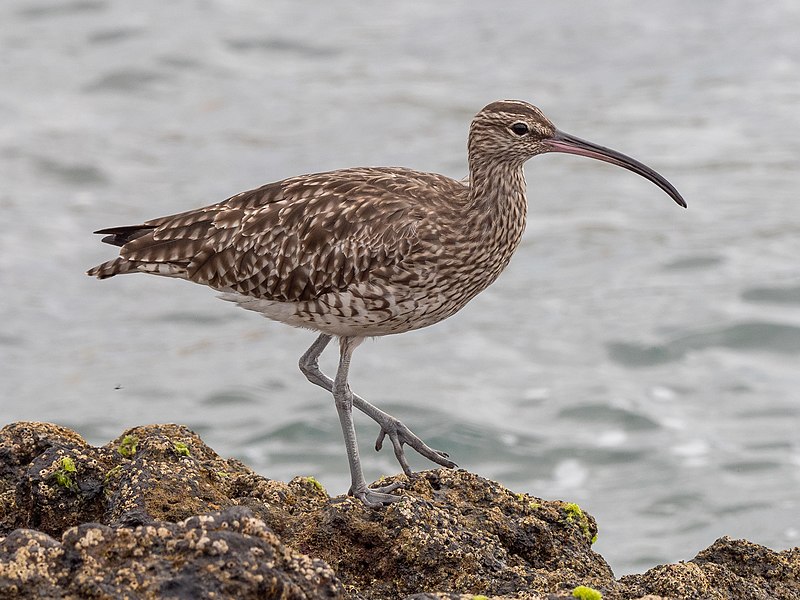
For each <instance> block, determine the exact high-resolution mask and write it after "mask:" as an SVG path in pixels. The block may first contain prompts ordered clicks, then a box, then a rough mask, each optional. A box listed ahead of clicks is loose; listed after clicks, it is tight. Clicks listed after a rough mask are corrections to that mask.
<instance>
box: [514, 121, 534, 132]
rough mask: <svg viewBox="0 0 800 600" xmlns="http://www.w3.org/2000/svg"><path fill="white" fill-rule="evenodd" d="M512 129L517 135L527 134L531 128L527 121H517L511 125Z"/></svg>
mask: <svg viewBox="0 0 800 600" xmlns="http://www.w3.org/2000/svg"><path fill="white" fill-rule="evenodd" d="M511 131H513V132H514V133H516V134H517V135H525V134H526V133H529V132H530V129H528V126H527V125H526V124H525V123H522V122H521V121H517V122H516V123H514V124H513V125H512V126H511Z"/></svg>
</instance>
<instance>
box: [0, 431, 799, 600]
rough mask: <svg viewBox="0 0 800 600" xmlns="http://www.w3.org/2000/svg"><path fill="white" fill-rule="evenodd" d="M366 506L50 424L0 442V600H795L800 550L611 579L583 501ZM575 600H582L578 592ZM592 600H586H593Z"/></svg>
mask: <svg viewBox="0 0 800 600" xmlns="http://www.w3.org/2000/svg"><path fill="white" fill-rule="evenodd" d="M399 477H400V479H402V480H403V481H404V482H405V483H406V488H405V489H404V490H403V492H402V494H403V496H404V499H403V500H402V501H401V502H398V503H395V504H393V505H391V506H389V507H386V508H382V509H368V508H366V507H364V506H363V505H362V504H360V503H359V502H358V501H355V500H353V499H352V498H347V497H337V498H330V497H329V496H328V495H327V493H326V492H325V490H324V489H323V488H322V486H321V485H320V484H319V483H317V482H316V481H315V480H313V479H311V478H304V477H297V478H295V479H293V480H292V481H291V482H289V483H283V482H280V481H274V480H270V479H266V478H264V477H262V476H260V475H257V474H256V473H253V472H252V471H251V470H249V469H248V468H247V467H246V466H244V465H243V464H242V463H241V462H239V461H236V460H224V459H222V458H220V457H219V456H218V455H217V454H216V453H214V452H213V450H211V449H210V448H208V447H207V446H206V445H205V444H204V443H203V441H202V440H201V439H200V438H199V437H198V436H197V435H196V434H195V433H193V432H192V431H190V430H188V429H186V428H185V427H181V426H178V425H151V426H145V427H137V428H134V429H131V430H128V431H126V432H125V433H123V434H122V435H121V436H120V437H119V438H117V439H116V440H114V441H112V442H110V443H109V444H106V445H105V446H102V447H92V446H90V445H89V444H87V443H86V442H85V441H84V440H83V439H82V438H81V437H80V436H79V435H77V434H76V433H75V432H73V431H70V430H69V429H65V428H63V427H58V426H56V425H51V424H47V423H14V424H11V425H8V426H6V427H5V428H3V429H2V430H0V599H2V598H34V597H36V598H41V597H47V598H76V599H77V598H107V599H116V598H132V599H133V598H244V599H247V598H287V599H294V598H297V599H301V598H307V599H312V598H313V599H316V598H353V599H356V600H362V599H363V600H390V599H395V598H397V599H400V598H406V599H412V598H413V599H414V600H434V599H441V600H445V599H447V600H456V599H457V600H482V599H483V598H496V599H498V600H499V599H501V598H508V599H512V598H513V599H516V600H525V599H531V600H533V599H551V598H574V597H575V596H573V590H574V589H575V588H576V587H577V586H587V587H589V588H593V589H595V590H598V591H599V592H602V593H603V598H605V599H606V600H617V599H618V600H628V599H631V600H632V599H639V598H646V599H648V600H658V599H659V598H664V599H673V598H674V599H683V598H686V599H695V598H696V599H714V600H716V599H720V600H721V599H727V598H746V599H754V600H759V599H762V598H763V599H787V600H794V599H797V600H800V549H798V548H795V549H793V550H787V551H783V552H775V551H772V550H769V549H768V548H764V547H762V546H758V545H756V544H752V543H750V542H747V541H743V540H730V539H727V538H723V539H720V540H718V541H717V542H715V543H714V544H713V545H712V546H711V547H709V548H708V549H706V550H704V551H702V552H701V553H700V554H698V555H697V556H696V557H695V558H694V559H692V560H691V561H689V562H685V563H678V564H673V565H662V566H659V567H655V568H653V569H650V570H649V571H647V572H646V573H644V574H641V575H631V576H627V577H623V578H622V579H620V580H616V579H615V578H614V576H613V573H612V572H611V569H610V568H609V567H608V565H607V564H606V562H605V561H604V560H603V558H602V557H601V556H600V555H599V554H597V553H595V552H593V551H592V549H591V543H592V539H593V537H594V536H595V534H596V533H597V527H596V524H595V521H594V519H593V518H592V517H591V516H590V515H588V514H586V513H584V512H583V511H581V510H580V508H579V507H578V506H577V505H575V504H570V503H565V502H558V501H544V500H541V499H539V498H534V497H532V496H528V495H524V494H515V493H513V492H511V491H509V490H508V489H506V488H503V487H502V486H500V485H499V484H497V483H494V482H492V481H488V480H486V479H483V478H481V477H478V476H477V475H473V474H471V473H468V472H466V471H448V470H435V471H427V472H424V473H421V474H419V475H418V476H415V477H414V479H413V480H411V481H408V480H406V478H405V477H404V476H399ZM576 594H577V592H576ZM587 597H588V596H587Z"/></svg>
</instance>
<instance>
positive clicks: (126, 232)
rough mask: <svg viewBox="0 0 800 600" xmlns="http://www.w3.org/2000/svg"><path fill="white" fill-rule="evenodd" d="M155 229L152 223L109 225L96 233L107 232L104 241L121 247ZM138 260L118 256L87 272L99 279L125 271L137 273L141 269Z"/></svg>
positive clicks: (121, 273)
mask: <svg viewBox="0 0 800 600" xmlns="http://www.w3.org/2000/svg"><path fill="white" fill-rule="evenodd" d="M151 231H153V227H152V226H150V225H126V226H124V227H109V228H108V229H98V230H97V231H95V232H94V233H100V234H105V236H106V237H104V238H103V239H102V241H103V242H104V243H106V244H111V245H112V246H119V247H120V248H121V247H122V246H124V245H125V244H127V243H128V242H130V241H132V240H135V239H136V238H140V237H142V236H143V235H147V234H148V233H150V232H151ZM138 267H139V263H138V262H137V261H130V260H128V259H126V258H124V257H122V256H118V257H117V258H115V259H113V260H109V261H106V262H104V263H103V264H100V265H97V266H96V267H92V268H91V269H89V270H88V271H86V274H87V275H88V276H89V277H97V278H98V279H108V278H109V277H113V276H114V275H123V274H125V273H135V272H136V271H139V270H140V269H139V268H138Z"/></svg>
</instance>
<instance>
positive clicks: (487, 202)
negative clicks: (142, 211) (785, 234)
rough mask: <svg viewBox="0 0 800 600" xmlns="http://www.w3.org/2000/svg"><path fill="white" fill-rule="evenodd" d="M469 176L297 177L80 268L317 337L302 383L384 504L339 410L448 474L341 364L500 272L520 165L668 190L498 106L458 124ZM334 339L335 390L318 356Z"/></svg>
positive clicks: (420, 323) (360, 491) (360, 485)
mask: <svg viewBox="0 0 800 600" xmlns="http://www.w3.org/2000/svg"><path fill="white" fill-rule="evenodd" d="M468 151H469V169H470V172H469V178H468V179H467V180H466V181H456V180H453V179H450V178H448V177H444V176H442V175H437V174H434V173H424V172H419V171H413V170H410V169H404V168H353V169H343V170H338V171H331V172H327V173H317V174H312V175H301V176H298V177H291V178H289V179H284V180H283V181H279V182H276V183H270V184H267V185H264V186H262V187H260V188H257V189H254V190H251V191H247V192H242V193H240V194H237V195H236V196H233V197H231V198H229V199H227V200H225V201H223V202H219V203H217V204H212V205H210V206H206V207H204V208H200V209H197V210H192V211H188V212H184V213H180V214H177V215H171V216H167V217H161V218H158V219H153V220H150V221H146V222H144V223H143V224H142V225H135V226H128V227H116V228H110V229H104V230H101V231H99V232H97V233H105V234H108V235H107V237H105V238H104V239H103V241H105V242H108V243H111V244H114V245H117V246H121V250H120V255H119V257H117V258H115V259H113V260H110V261H108V262H105V263H103V264H101V265H98V266H96V267H94V268H92V269H90V270H89V271H88V274H89V275H94V276H97V277H98V278H100V279H105V278H108V277H112V276H114V275H117V274H123V273H134V272H144V273H152V274H156V275H163V276H168V277H177V278H181V279H187V280H189V281H193V282H195V283H200V284H204V285H207V286H209V287H211V288H213V289H215V290H218V291H220V292H222V297H223V298H224V299H226V300H231V301H234V302H237V303H238V304H239V305H241V306H242V307H244V308H246V309H249V310H254V311H257V312H259V313H262V314H264V315H265V316H267V317H269V318H271V319H275V320H277V321H281V322H284V323H287V324H289V325H294V326H300V327H306V328H310V329H314V330H316V331H319V332H320V337H319V339H318V340H317V342H315V344H314V345H313V346H312V347H311V348H310V349H309V351H308V352H307V353H306V355H304V357H303V359H301V369H303V372H304V373H305V374H306V376H307V377H308V379H309V380H310V381H312V382H313V383H316V384H317V385H320V386H322V387H324V388H325V389H328V390H329V391H332V392H333V393H334V397H335V398H336V401H337V409H338V410H339V416H340V419H342V427H343V431H344V434H345V442H346V445H347V448H348V456H349V458H350V467H351V475H352V480H353V487H352V491H353V493H354V494H356V495H357V496H358V497H359V498H361V499H362V500H364V501H365V502H366V503H367V504H380V503H385V502H388V501H391V500H393V499H394V498H395V497H394V496H389V495H388V494H385V493H378V492H374V491H373V490H369V489H367V488H366V484H365V483H364V481H363V475H361V474H360V470H361V468H360V464H359V460H358V451H357V447H356V446H355V432H354V429H353V426H352V421H351V420H350V419H349V411H350V407H351V406H356V407H357V408H359V409H360V410H362V411H364V412H366V413H367V414H368V415H370V416H371V417H372V418H373V419H375V420H376V421H377V422H378V423H379V424H380V425H381V435H380V436H379V439H378V444H377V446H378V447H380V443H381V441H382V440H383V436H384V435H389V437H390V439H391V440H392V443H393V445H394V450H395V454H396V455H397V458H398V460H399V461H400V463H401V465H402V466H403V469H404V471H406V472H407V473H409V474H410V469H409V468H408V465H407V463H406V461H405V457H404V456H403V449H402V445H403V444H404V443H408V444H409V445H411V446H412V447H413V448H414V449H416V450H417V451H419V452H421V453H422V454H423V455H425V456H426V457H428V458H430V459H431V460H434V461H435V462H437V463H439V464H441V465H445V466H455V465H454V463H452V462H451V461H449V460H447V455H446V454H444V453H441V452H437V451H434V450H432V449H430V448H428V447H427V446H426V445H425V444H424V443H423V442H422V441H421V440H419V438H416V436H414V435H413V434H412V433H411V432H410V431H409V430H408V429H407V428H406V427H405V426H404V425H402V423H400V422H399V421H397V420H396V419H394V418H393V417H390V416H389V415H386V414H385V413H382V412H381V411H379V410H378V409H376V408H375V407H374V406H372V405H370V404H369V403H367V402H366V401H364V400H363V399H361V398H359V397H358V396H354V395H353V394H352V392H350V389H349V386H348V385H347V370H348V368H349V362H350V355H351V353H352V351H353V349H354V348H355V346H357V345H358V343H359V342H360V341H361V340H362V339H363V338H364V337H367V336H382V335H387V334H392V333H401V332H405V331H409V330H413V329H418V328H421V327H425V326H428V325H432V324H434V323H436V322H438V321H441V320H442V319H445V318H447V317H449V316H451V315H453V314H454V313H456V312H457V311H458V310H460V309H461V308H463V307H464V306H465V305H466V304H467V303H468V302H469V301H470V300H471V299H472V298H474V297H475V295H477V294H478V293H479V292H480V291H482V290H483V289H485V288H486V287H487V286H488V285H490V284H491V283H492V282H493V281H494V280H495V279H496V278H497V276H498V275H499V274H500V273H501V271H502V270H503V269H504V268H505V267H506V265H508V262H509V260H510V259H511V256H512V254H513V253H514V251H515V250H516V248H517V246H518V245H519V242H520V239H521V237H522V233H523V230H524V228H525V218H526V212H527V203H526V198H525V179H524V175H523V165H524V163H525V162H526V161H527V160H528V159H530V158H531V157H533V156H535V155H537V154H542V153H544V152H568V153H574V154H581V155H584V156H589V157H592V158H599V159H600V160H605V161H607V162H611V163H613V164H617V165H619V166H623V167H625V168H627V169H630V170H632V171H634V172H636V173H638V174H640V175H643V176H645V177H647V178H648V179H650V180H651V181H653V182H655V183H656V184H657V185H659V186H660V187H661V188H662V189H664V190H665V191H667V193H669V194H670V195H671V196H672V197H673V199H675V201H676V202H678V203H679V204H682V205H685V204H684V203H683V200H682V198H680V195H679V194H678V192H677V191H676V190H675V189H674V188H673V187H672V186H671V185H670V184H669V183H668V182H666V180H664V179H663V178H662V177H661V176H660V175H658V174H657V173H655V172H654V171H652V170H651V169H649V168H648V167H645V166H644V165H642V164H641V163H638V162H636V161H634V160H633V159H631V158H629V157H626V156H624V155H621V154H619V153H617V152H615V151H613V150H609V149H608V148H603V147H601V146H596V145H593V144H590V143H589V142H585V141H583V140H580V139H578V138H574V137H572V136H569V135H567V134H564V133H563V132H560V131H558V130H557V129H556V128H555V126H553V124H552V123H551V122H550V121H549V120H548V119H547V118H546V117H544V115H542V113H541V112H540V111H539V109H537V108H536V107H534V106H531V105H530V104H528V103H525V102H520V101H514V100H505V101H499V102H494V103H492V104H490V105H488V106H486V107H485V108H484V109H483V110H481V111H480V112H479V113H478V114H477V115H476V116H475V119H474V120H473V122H472V125H471V127H470V134H469V142H468ZM331 336H336V337H339V338H340V343H341V359H340V366H339V372H338V373H337V377H336V380H335V381H334V380H331V379H329V378H327V377H326V376H324V375H323V374H322V373H321V372H320V371H319V369H318V367H317V362H316V361H317V358H318V356H319V354H320V353H321V352H322V350H323V349H324V348H325V346H326V345H327V343H328V341H330V339H331Z"/></svg>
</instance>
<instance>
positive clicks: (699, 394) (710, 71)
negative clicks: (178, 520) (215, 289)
mask: <svg viewBox="0 0 800 600" xmlns="http://www.w3.org/2000/svg"><path fill="white" fill-rule="evenodd" d="M798 31H800V5H798V4H797V3H796V2H792V1H790V0H785V1H776V2H771V3H755V2H744V1H742V2H737V1H726V2H717V3H697V2H692V1H689V0H680V1H676V2H656V1H650V0H644V1H643V0H624V1H623V0H619V1H614V2H608V3H604V4H603V5H602V7H600V6H598V5H597V4H595V3H591V2H588V1H580V0H566V1H560V2H548V3H541V2H537V3H530V2H524V1H522V0H515V1H509V2H503V3H489V2H485V3H477V2H474V3H462V2H453V1H440V2H436V3H431V2H421V1H411V2H403V3H392V4H389V3H362V2H355V1H346V2H336V3H333V2H331V3H327V2H292V1H288V0H285V1H273V2H269V3H265V2H261V1H259V0H193V1H187V0H175V1H173V2H168V3H165V2H155V1H154V0H139V1H138V2H122V1H116V2H114V1H110V0H109V1H106V0H5V1H4V2H3V3H2V5H1V6H0V75H1V80H2V85H1V86H0V122H2V124H3V125H2V128H1V129H0V169H1V173H0V181H2V186H0V223H2V227H0V287H1V288H2V300H1V301H0V382H1V385H2V394H1V396H0V403H1V404H0V423H2V424H5V423H8V422H12V421H16V420H23V419H25V420H46V421H53V422H56V423H60V424H62V425H66V426H69V427H72V428H75V429H76V430H77V431H79V432H80V433H81V434H82V435H83V436H84V437H86V439H87V440H89V441H91V442H93V443H105V442H106V441H108V440H109V439H111V438H113V437H115V436H117V435H118V434H119V433H121V432H122V430H123V429H125V428H127V427H130V426H133V425H139V424H145V423H151V422H170V421H172V422H179V423H184V424H186V425H188V426H189V427H191V428H193V429H194V430H196V431H198V432H199V433H200V434H201V435H203V437H204V439H205V440H206V442H207V443H209V444H210V445H211V446H212V447H213V448H214V449H216V450H217V451H218V452H220V453H221V454H222V455H225V456H236V457H238V458H241V459H242V460H244V461H245V462H246V463H248V464H249V465H250V466H252V467H253V468H254V469H256V470H257V471H259V472H261V473H262V474H264V475H266V476H268V477H272V478H277V479H289V478H291V477H293V476H294V475H298V474H306V475H313V476H314V477H317V478H318V479H320V480H321V481H322V482H323V483H324V484H325V485H326V486H327V488H328V490H329V491H330V492H331V493H333V494H337V493H342V492H344V491H345V490H346V488H347V485H348V474H347V467H346V462H345V455H344V449H343V446H342V442H341V433H340V431H339V428H338V427H339V426H338V421H337V419H336V415H335V411H334V408H333V405H332V401H331V399H330V397H329V396H327V395H326V394H325V393H323V392H322V391H321V390H319V389H318V388H315V387H314V386H312V385H311V384H309V383H307V382H306V381H305V378H304V377H303V376H302V375H301V374H300V372H299V371H298V370H297V366H296V364H297V359H298V357H299V356H300V355H301V354H302V352H303V351H304V350H305V349H306V347H307V346H308V345H309V344H310V343H311V342H312V341H313V339H314V335H313V334H312V333H310V332H306V331H301V330H294V329H290V328H288V327H286V326H283V325H280V324H277V323H272V322H269V321H267V320H265V319H262V318H260V317H258V316H257V315H254V314H252V313H247V312H245V311H242V310H239V309H237V308H235V307H234V306H232V305H228V304H226V303H221V302H219V301H218V300H216V299H215V298H214V293H212V292H211V291H209V290H205V289H202V288H200V287H197V286H193V285H190V284H186V283H184V282H176V281H170V280H166V279H158V278H155V277H144V276H135V277H133V276H131V277H118V278H115V279H113V280H110V281H105V282H98V281H96V280H93V279H89V278H88V277H85V276H84V275H83V271H84V270H85V269H86V268H88V267H90V266H92V265H94V264H96V263H98V262H101V261H103V260H106V259H108V258H110V257H112V256H113V255H114V253H115V252H114V249H113V248H111V247H108V246H104V245H103V244H101V243H100V241H99V239H98V238H97V237H96V236H92V235H91V231H92V230H94V229H97V228H100V227H108V226H112V225H125V224H135V223H139V222H141V221H142V220H145V219H147V218H151V217H156V216H161V215H164V214H169V213H173V212H178V211H182V210H186V209H190V208H195V207H198V206H202V205H205V204H210V203H213V202H216V201H218V200H221V199H224V198H226V197H228V196H230V195H232V194H234V193H236V192H238V191H241V190H245V189H249V188H252V187H255V186H258V185H260V184H262V183H266V182H269V181H274V180H278V179H281V178H284V177H287V176H291V175H296V174H299V173H305V172H314V171H323V170H329V169H334V168H339V167H347V166H355V165H402V166H408V167H412V168H416V169H420V170H429V171H437V172H441V173H445V174H448V175H450V176H453V177H456V178H461V177H463V176H464V175H465V174H466V152H465V144H466V134H467V128H468V124H469V121H470V119H471V117H472V116H473V114H474V113H475V112H477V111H478V110H479V109H480V108H481V107H483V106H484V105H485V104H487V103H488V102H490V101H492V100H496V99H501V98H520V99H525V100H529V101H531V102H533V103H535V104H537V105H538V106H540V107H541V108H542V109H543V110H544V112H545V113H546V114H547V115H548V116H550V117H551V118H552V119H553V121H554V122H555V123H556V124H557V125H558V126H559V127H560V128H562V129H563V130H565V131H568V132H570V133H573V134H575V135H578V136H580V137H583V138H586V139H589V140H592V141H595V142H597V143H600V144H603V145H607V146H611V147H613V148H616V149H618V150H621V151H623V152H626V153H628V154H631V155H633V156H635V157H636V158H639V159H641V160H642V161H644V162H646V163H647V164H649V165H651V166H653V167H654V168H656V169H657V170H659V171H661V172H662V173H663V174H664V175H665V176H667V177H668V178H669V179H670V180H671V181H672V182H673V183H674V184H675V185H676V186H677V187H678V189H680V190H681V192H682V193H683V195H684V196H685V197H686V199H687V201H688V203H689V209H688V210H686V211H684V210H681V209H680V208H678V207H677V206H675V205H674V204H673V203H672V201H671V200H670V199H669V198H668V197H667V196H666V195H665V194H663V193H662V192H661V191H660V190H658V189H657V188H656V187H655V186H653V185H652V184H650V183H648V182H646V181H644V180H642V179H641V178H638V177H636V176H635V175H633V174H631V173H628V172H625V171H623V170H621V169H617V168H614V167H611V166H609V165H604V164H601V163H596V162H594V161H589V160H587V159H581V158H578V157H572V156H564V155H560V156H557V155H548V156H544V157H539V158H537V159H535V160H533V161H531V162H530V163H529V164H528V166H527V167H526V172H527V178H528V183H529V200H530V211H529V213H530V214H529V226H528V230H527V233H526V236H525V238H524V241H523V244H522V247H521V248H520V250H519V251H518V253H517V255H516V256H515V257H514V260H513V261H512V263H511V265H510V267H509V268H508V270H507V271H506V272H505V273H504V274H503V276H502V277H501V278H500V279H499V280H498V281H497V283H496V284H495V285H494V286H492V287H491V288H490V289H489V290H487V291H486V292H484V293H483V294H482V295H481V296H479V297H478V298H477V299H475V300H474V301H473V302H472V303H471V304H470V305H469V306H468V307H467V308H466V309H465V310H464V311H463V312H462V313H460V314H459V315H457V316H456V317H454V318H452V319H450V320H448V321H446V322H444V323H442V324H439V325H437V326H435V327H432V328H429V329H426V330H422V331H417V332H413V333H410V334H406V335H402V336H397V337H389V338H384V339H381V340H378V341H376V342H374V343H367V344H365V345H363V346H362V347H360V348H359V350H358V351H357V352H356V355H355V361H354V366H353V369H352V372H351V381H352V383H353V386H354V389H356V390H357V391H358V392H360V393H361V394H362V395H363V396H364V397H366V398H367V399H370V400H372V401H373V402H375V403H376V404H378V405H379V406H381V407H382V408H384V409H385V410H387V411H389V412H391V413H393V414H395V416H397V417H399V418H401V419H402V420H403V421H404V422H405V423H406V424H408V425H409V426H410V427H411V428H412V429H414V430H415V431H416V432H417V433H418V434H419V435H420V436H421V437H423V438H424V439H426V440H427V441H428V442H429V443H430V444H431V445H432V446H434V447H437V448H441V449H446V450H447V451H449V452H450V454H451V456H452V457H453V458H454V459H455V460H456V461H457V462H458V463H459V464H460V465H461V466H463V467H465V468H467V469H470V470H471V471H475V472H477V473H480V474H482V475H484V476H486V477H490V478H492V479H496V480H499V481H500V482H502V483H503V484H505V485H507V486H509V487H511V488H512V489H514V490H515V491H520V492H529V493H532V494H535V495H537V496H542V497H545V498H561V499H566V500H569V501H574V502H578V503H580V504H581V505H582V506H583V507H584V508H585V509H587V510H588V511H590V512H591V513H592V514H594V515H595V516H596V517H597V520H598V522H599V525H600V536H599V540H598V542H597V544H596V546H595V547H596V549H597V550H598V551H599V552H601V553H602V554H603V555H604V556H605V557H606V558H607V559H608V560H609V561H610V563H611V565H612V567H613V568H614V569H615V572H616V573H617V574H618V575H620V574H624V573H627V572H631V571H634V570H643V569H646V568H648V567H650V566H652V565H654V564H657V563H660V562H665V561H674V560H678V559H688V558H691V557H692V556H693V555H694V553H695V552H696V551H698V550H700V549H701V548H704V547H705V546H707V545H708V544H710V543H711V542H712V541H713V540H714V539H715V538H717V537H718V536H721V535H731V536H734V537H747V538H749V539H751V540H754V541H756V542H759V543H762V544H766V545H769V546H771V547H774V548H785V547H790V546H795V545H797V544H798V540H799V539H800V517H798V516H797V515H798V510H799V509H800V436H799V435H798V429H799V428H800V393H799V392H798V389H800V368H799V364H798V359H799V358H800V261H798V257H799V256H800V241H799V240H800V236H799V235H798V234H800V198H798V183H800V175H798V169H797V163H798V159H800V110H798V104H800V42H798V37H797V32H798ZM335 354H336V353H335V352H329V355H326V356H324V357H323V358H324V360H323V363H324V367H325V368H326V369H327V370H329V371H330V370H333V368H334V367H335ZM357 425H358V426H359V432H360V436H361V442H362V446H363V449H362V453H363V458H364V462H365V467H366V471H367V477H368V479H373V478H376V477H378V476H379V475H381V474H384V473H387V474H390V473H395V472H397V471H398V467H397V465H396V463H395V461H394V458H393V456H392V454H391V452H390V451H389V450H388V449H385V450H384V451H383V452H382V453H379V454H376V453H374V452H373V451H372V450H371V449H370V447H371V444H372V442H373V440H374V435H375V434H376V433H377V431H376V430H375V427H373V424H372V423H371V422H370V421H368V420H366V419H360V420H358V421H357ZM412 462H413V465H414V466H415V468H427V467H428V466H429V465H428V464H426V463H425V462H424V461H422V460H420V459H418V457H416V456H415V457H412Z"/></svg>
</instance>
